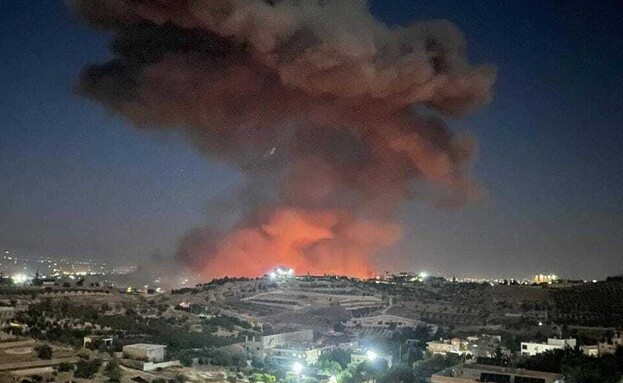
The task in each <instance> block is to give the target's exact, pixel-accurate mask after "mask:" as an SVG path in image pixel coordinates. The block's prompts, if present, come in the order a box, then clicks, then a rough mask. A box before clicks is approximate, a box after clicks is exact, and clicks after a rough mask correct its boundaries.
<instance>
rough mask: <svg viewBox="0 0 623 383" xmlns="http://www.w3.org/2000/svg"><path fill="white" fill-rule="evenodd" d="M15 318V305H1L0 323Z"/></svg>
mask: <svg viewBox="0 0 623 383" xmlns="http://www.w3.org/2000/svg"><path fill="white" fill-rule="evenodd" d="M13 319H15V307H0V323H6V322H10V321H11V320H13Z"/></svg>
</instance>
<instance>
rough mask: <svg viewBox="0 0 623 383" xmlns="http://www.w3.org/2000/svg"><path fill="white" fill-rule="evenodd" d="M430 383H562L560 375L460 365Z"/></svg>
mask: <svg viewBox="0 0 623 383" xmlns="http://www.w3.org/2000/svg"><path fill="white" fill-rule="evenodd" d="M430 381H431V383H472V382H500V383H563V376H562V375H561V374H553V373H549V372H541V371H530V370H524V369H514V368H508V367H498V366H485V365H480V364H469V365H467V364H460V365H458V366H454V367H450V368H447V369H445V370H443V371H440V372H438V373H436V374H434V375H433V376H431V380H430Z"/></svg>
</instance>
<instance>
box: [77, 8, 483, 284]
mask: <svg viewBox="0 0 623 383" xmlns="http://www.w3.org/2000/svg"><path fill="white" fill-rule="evenodd" d="M70 5H71V6H72V7H73V9H74V10H75V11H76V12H77V13H78V14H79V15H81V16H82V17H83V18H84V19H86V20H87V21H88V22H89V23H91V24H92V25H93V26H94V27H97V28H101V29H104V30H108V31H112V33H113V36H114V40H113V42H112V45H111V49H112V52H113V54H114V59H113V60H111V61H110V62H108V63H105V64H96V65H89V66H87V67H86V68H85V69H84V71H83V72H82V74H81V77H80V92H81V93H82V94H83V95H85V96H87V97H89V98H91V99H93V100H95V101H97V102H99V103H102V104H103V105H105V106H106V107H107V108H108V109H109V110H111V111H113V112H115V113H118V114H121V115H123V116H124V117H126V118H127V119H129V120H130V121H132V122H133V123H134V124H135V125H136V126H137V127H146V128H158V129H177V130H180V131H183V132H185V134H187V136H188V137H189V138H190V139H191V140H192V142H193V143H194V145H195V146H196V147H197V148H198V149H199V150H200V151H201V152H203V153H204V154H205V155H206V156H207V157H208V158H210V159H213V160H217V161H223V162H225V163H228V164H231V165H234V166H236V167H237V168H238V169H240V170H241V171H242V172H243V173H244V174H245V175H246V182H245V184H244V186H243V187H241V190H239V191H238V192H237V193H232V197H231V198H229V199H228V201H226V203H225V204H224V205H223V206H226V207H228V208H226V209H224V210H226V211H227V212H228V213H230V214H233V213H234V212H235V213H236V214H237V217H238V218H237V220H236V221H235V222H234V223H233V224H232V225H219V226H218V227H204V228H198V229H196V230H195V231H193V232H192V233H190V234H189V235H188V236H187V237H185V238H184V239H183V240H182V241H181V245H180V250H179V254H178V257H179V259H181V260H183V261H184V262H185V263H186V264H187V265H188V266H190V267H191V268H192V269H193V270H198V271H199V272H200V273H201V274H202V275H203V276H205V277H213V276H222V275H230V276H231V275H249V276H255V275H261V274H263V273H265V272H267V271H268V270H269V269H270V268H272V267H274V266H277V265H281V264H283V265H287V266H290V267H294V268H295V269H296V270H297V271H298V272H311V273H343V274H350V275H357V276H365V275H368V274H369V273H370V272H371V271H372V270H373V262H372V261H371V256H372V255H373V254H375V253H377V252H379V251H380V250H382V249H383V248H386V247H388V246H391V245H392V244H394V243H396V242H397V241H398V240H399V239H400V235H401V234H400V231H401V230H400V226H399V225H398V224H397V223H395V221H394V216H395V213H396V210H397V208H399V206H400V204H401V203H402V202H404V201H405V200H407V199H410V198H413V196H414V195H415V194H416V192H417V190H416V189H417V187H418V186H419V185H422V184H425V185H427V189H432V190H438V191H440V195H442V197H439V200H438V201H437V202H438V203H440V204H449V205H455V204H460V203H461V202H462V201H465V200H467V199H469V198H471V197H472V196H474V194H476V193H477V188H476V187H475V186H474V184H473V182H472V181H470V179H469V177H468V176H467V175H466V173H467V170H468V169H467V168H468V164H469V162H470V159H471V158H472V156H473V152H474V149H475V145H474V143H473V142H472V140H468V139H464V138H461V137H458V136H456V135H454V134H452V133H451V132H450V131H449V130H448V129H447V128H446V126H445V124H444V123H443V121H442V120H441V119H440V118H439V117H431V115H432V113H427V115H424V114H422V113H421V112H420V113H418V112H416V110H415V108H416V107H417V106H418V105H422V106H427V107H428V109H429V110H435V111H436V112H437V115H444V114H445V115H453V116H455V115H462V114H464V113H467V112H469V111H470V110H472V109H474V108H476V107H478V106H481V105H483V104H484V103H486V102H487V101H488V100H489V99H490V98H491V93H492V91H491V88H492V85H493V82H494V78H495V74H494V70H493V69H492V68H491V67H488V66H478V67H474V66H471V65H469V63H468V62H467V60H466V58H465V41H464V38H463V36H462V35H461V33H460V31H458V30H457V28H456V27H455V26H454V25H453V24H451V23H449V22H446V21H431V22H419V23H415V24H413V25H412V26H410V27H408V28H389V27H387V26H385V25H383V24H381V23H380V22H378V21H377V20H375V19H374V18H373V17H372V15H371V14H370V12H369V10H368V8H367V4H366V2H365V1H362V0H332V1H327V0H272V1H271V0H264V1H262V0H106V1H101V0H72V1H70Z"/></svg>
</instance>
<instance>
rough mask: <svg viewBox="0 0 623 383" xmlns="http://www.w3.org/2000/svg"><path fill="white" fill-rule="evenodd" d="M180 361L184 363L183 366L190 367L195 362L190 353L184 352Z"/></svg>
mask: <svg viewBox="0 0 623 383" xmlns="http://www.w3.org/2000/svg"><path fill="white" fill-rule="evenodd" d="M180 363H182V366H184V367H190V366H192V364H193V359H192V358H191V356H190V355H189V354H187V353H184V354H182V355H180Z"/></svg>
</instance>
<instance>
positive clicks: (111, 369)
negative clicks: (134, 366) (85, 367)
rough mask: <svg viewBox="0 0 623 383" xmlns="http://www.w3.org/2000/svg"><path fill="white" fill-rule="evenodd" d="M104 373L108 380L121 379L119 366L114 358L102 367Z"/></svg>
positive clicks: (116, 380)
mask: <svg viewBox="0 0 623 383" xmlns="http://www.w3.org/2000/svg"><path fill="white" fill-rule="evenodd" d="M104 375H106V376H107V377H108V381H109V382H119V381H121V367H119V362H117V361H116V360H114V359H113V360H111V361H110V362H108V364H107V365H106V368H105V369H104Z"/></svg>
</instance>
